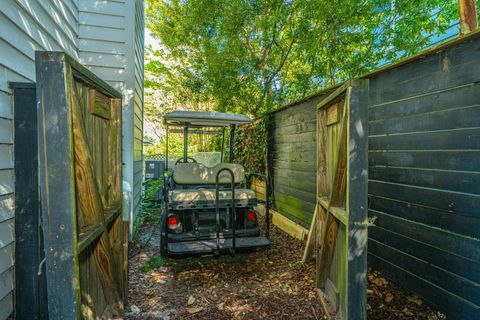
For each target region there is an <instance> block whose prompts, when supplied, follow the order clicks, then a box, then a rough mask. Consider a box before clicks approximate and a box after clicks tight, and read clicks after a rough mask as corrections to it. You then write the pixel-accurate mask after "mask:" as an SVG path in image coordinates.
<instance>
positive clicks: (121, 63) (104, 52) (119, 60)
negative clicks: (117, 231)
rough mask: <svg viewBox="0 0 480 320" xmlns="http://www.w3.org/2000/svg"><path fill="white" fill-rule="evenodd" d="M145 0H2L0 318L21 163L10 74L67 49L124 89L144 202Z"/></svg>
mask: <svg viewBox="0 0 480 320" xmlns="http://www.w3.org/2000/svg"><path fill="white" fill-rule="evenodd" d="M143 34H144V3H143V0H2V1H1V5H0V320H3V319H6V318H7V317H8V316H9V315H10V314H11V313H12V312H13V296H14V294H13V293H14V290H15V288H14V283H15V281H14V248H15V230H14V221H15V218H14V217H15V212H14V202H15V178H14V177H15V167H14V156H15V155H14V154H13V153H14V152H13V150H14V144H15V141H14V135H13V128H14V121H15V119H14V117H13V114H14V113H13V98H12V92H11V89H9V82H32V83H33V82H35V51H36V50H45V51H64V52H66V53H67V54H69V55H70V56H72V57H74V58H75V59H77V60H78V61H79V62H80V63H82V64H83V65H85V66H86V67H87V68H88V69H90V70H91V71H93V72H94V73H95V74H97V75H98V76H99V77H100V78H102V79H103V80H106V81H107V82H108V83H109V84H110V85H112V86H113V87H114V88H116V89H117V90H119V91H120V92H121V93H122V94H123V163H124V165H123V179H124V180H126V181H127V182H128V183H129V184H130V185H131V186H132V190H133V209H132V212H130V215H129V216H130V217H131V218H132V217H133V216H134V214H136V213H137V212H138V211H139V210H140V197H141V185H142V175H143V168H142V167H143V166H142V135H143V49H144V39H143Z"/></svg>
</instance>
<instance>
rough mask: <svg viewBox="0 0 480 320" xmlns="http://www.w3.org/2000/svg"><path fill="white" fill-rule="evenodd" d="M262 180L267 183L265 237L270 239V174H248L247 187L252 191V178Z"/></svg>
mask: <svg viewBox="0 0 480 320" xmlns="http://www.w3.org/2000/svg"><path fill="white" fill-rule="evenodd" d="M253 177H256V178H260V179H263V180H264V181H265V193H266V194H265V227H266V230H265V236H266V237H267V238H269V237H270V200H271V190H270V181H269V179H268V174H266V175H265V174H260V173H249V174H247V186H248V188H249V189H252V178H253Z"/></svg>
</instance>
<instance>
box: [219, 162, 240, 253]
mask: <svg viewBox="0 0 480 320" xmlns="http://www.w3.org/2000/svg"><path fill="white" fill-rule="evenodd" d="M223 171H226V172H228V173H229V175H230V191H231V192H232V211H231V212H230V214H231V216H232V218H231V219H230V223H231V224H232V248H231V251H230V254H231V255H232V256H234V255H235V250H236V248H237V243H236V227H237V215H236V214H235V175H234V174H233V171H232V170H230V169H228V168H223V169H221V170H219V171H218V172H217V176H216V178H215V219H216V223H217V228H216V229H217V252H216V254H220V174H221V173H222V172H223Z"/></svg>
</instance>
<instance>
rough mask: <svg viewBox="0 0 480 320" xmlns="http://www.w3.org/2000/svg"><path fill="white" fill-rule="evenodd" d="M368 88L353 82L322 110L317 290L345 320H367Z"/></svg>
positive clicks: (323, 103)
mask: <svg viewBox="0 0 480 320" xmlns="http://www.w3.org/2000/svg"><path fill="white" fill-rule="evenodd" d="M368 89H369V88H368V80H354V81H349V82H347V83H346V84H345V85H343V86H342V87H340V88H339V89H338V90H336V91H335V92H334V93H332V94H331V95H330V96H328V97H326V98H325V99H324V100H322V101H321V102H320V104H319V106H318V112H317V206H316V211H315V212H316V215H315V216H314V219H313V220H314V223H315V224H316V230H315V231H314V234H316V241H315V243H316V250H315V251H316V257H317V287H318V288H320V289H321V291H322V294H325V296H326V297H327V299H328V301H329V302H330V306H331V308H332V309H333V312H335V313H336V315H337V317H338V318H342V319H365V318H366V289H367V278H366V272H367V260H366V259H367V247H366V244H367V236H368V232H367V226H368V223H367V166H368V164H367V138H368V137H367V134H368V133H367V117H366V115H367V108H368Z"/></svg>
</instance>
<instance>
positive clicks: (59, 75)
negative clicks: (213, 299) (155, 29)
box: [36, 52, 128, 319]
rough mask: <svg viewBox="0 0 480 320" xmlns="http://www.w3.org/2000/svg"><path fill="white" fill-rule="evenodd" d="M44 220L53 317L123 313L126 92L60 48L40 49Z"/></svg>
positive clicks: (124, 277)
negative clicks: (123, 114)
mask: <svg viewBox="0 0 480 320" xmlns="http://www.w3.org/2000/svg"><path fill="white" fill-rule="evenodd" d="M36 69H37V103H38V107H39V108H38V127H39V136H40V138H39V163H40V189H41V203H42V215H43V217H42V226H43V232H44V234H43V235H44V244H45V250H46V275H47V292H48V307H49V310H48V311H49V316H50V317H52V318H55V319H74V318H81V317H82V318H86V319H96V318H114V317H122V316H123V306H124V302H125V300H126V290H127V286H128V282H127V258H128V257H127V249H128V224H127V223H125V222H123V221H122V215H121V211H122V210H121V208H122V189H121V181H122V180H121V176H122V172H121V168H122V157H121V98H122V96H121V94H120V93H118V92H117V91H116V90H114V89H113V88H111V87H110V86H108V85H107V84H106V83H105V82H104V81H102V80H100V79H99V78H97V77H96V76H95V75H94V74H93V73H91V72H89V71H88V70H87V69H85V68H84V67H82V66H81V65H79V64H78V63H77V62H76V61H74V60H73V59H72V58H71V57H69V56H67V55H65V54H64V53H59V52H37V54H36Z"/></svg>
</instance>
